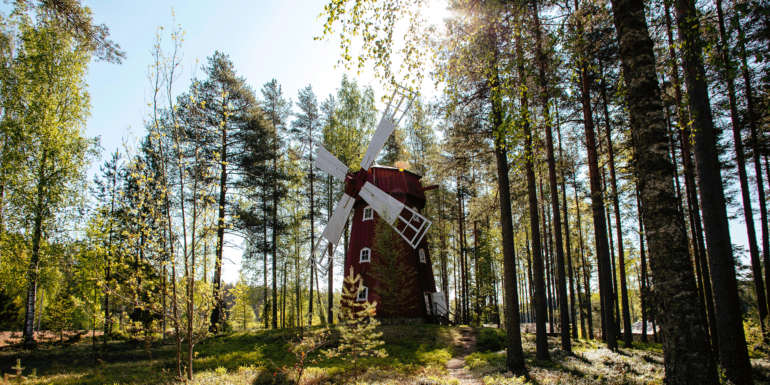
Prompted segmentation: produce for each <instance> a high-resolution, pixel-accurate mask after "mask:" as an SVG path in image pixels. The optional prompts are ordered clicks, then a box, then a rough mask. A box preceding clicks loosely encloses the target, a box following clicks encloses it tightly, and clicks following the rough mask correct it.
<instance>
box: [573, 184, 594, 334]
mask: <svg viewBox="0 0 770 385" xmlns="http://www.w3.org/2000/svg"><path fill="white" fill-rule="evenodd" d="M572 181H573V183H574V187H575V211H577V228H578V237H579V239H580V256H581V259H582V262H583V284H584V285H585V288H586V302H587V303H586V306H587V309H588V310H587V312H586V313H587V316H588V338H590V339H594V322H593V318H594V315H593V311H594V309H593V307H592V306H591V274H590V270H589V269H588V261H586V254H585V249H586V248H585V244H584V243H583V225H582V223H583V222H582V221H581V220H580V201H579V200H578V189H577V179H576V177H575V173H574V172H573V173H572Z"/></svg>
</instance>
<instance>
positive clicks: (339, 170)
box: [313, 146, 348, 242]
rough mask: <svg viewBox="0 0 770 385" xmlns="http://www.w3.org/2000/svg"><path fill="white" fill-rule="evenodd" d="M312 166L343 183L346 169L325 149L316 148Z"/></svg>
mask: <svg viewBox="0 0 770 385" xmlns="http://www.w3.org/2000/svg"><path fill="white" fill-rule="evenodd" d="M313 164H314V165H315V166H316V167H318V168H320V169H321V170H323V171H325V172H326V173H327V174H329V175H331V176H333V177H335V178H337V179H339V180H340V181H343V182H344V181H345V175H347V173H348V168H347V167H346V166H345V165H344V164H342V162H340V161H339V159H337V158H336V157H335V156H334V155H332V153H331V152H329V151H327V150H326V149H325V148H323V147H321V146H318V155H317V156H316V159H315V162H313ZM338 238H339V237H338ZM335 242H336V241H335Z"/></svg>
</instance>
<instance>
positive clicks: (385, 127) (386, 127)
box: [361, 86, 416, 170]
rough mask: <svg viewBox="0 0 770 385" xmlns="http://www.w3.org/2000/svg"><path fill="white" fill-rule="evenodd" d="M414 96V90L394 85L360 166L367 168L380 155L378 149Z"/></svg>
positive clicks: (380, 148) (407, 108)
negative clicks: (394, 88) (394, 87)
mask: <svg viewBox="0 0 770 385" xmlns="http://www.w3.org/2000/svg"><path fill="white" fill-rule="evenodd" d="M415 96H416V94H415V93H414V92H412V91H409V90H408V89H406V88H405V87H402V86H397V87H396V90H395V91H393V95H392V96H391V97H390V102H388V107H387V108H386V109H385V112H383V113H382V118H381V119H380V123H379V124H377V129H376V130H375V131H374V135H372V141H371V142H369V147H368V148H367V149H366V153H365V154H364V159H363V160H361V168H363V169H364V170H368V169H369V167H371V166H372V164H374V161H375V160H377V156H379V155H380V151H382V146H384V145H385V141H386V140H388V137H390V134H392V133H393V130H394V129H395V128H396V126H397V125H398V123H399V122H400V121H401V118H403V117H404V115H406V112H407V111H408V110H409V107H411V106H412V101H414V98H415ZM394 102H395V103H396V104H395V106H394V105H393V103H394Z"/></svg>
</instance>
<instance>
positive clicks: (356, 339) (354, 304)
mask: <svg viewBox="0 0 770 385" xmlns="http://www.w3.org/2000/svg"><path fill="white" fill-rule="evenodd" d="M363 288H364V281H363V279H361V275H360V274H356V275H355V277H354V276H353V267H351V268H350V273H349V274H348V275H347V276H346V277H345V281H344V282H343V284H342V299H341V300H340V325H339V326H337V330H339V332H340V340H341V341H340V344H339V346H337V347H336V348H334V349H329V350H327V351H326V352H325V353H326V355H327V357H329V358H332V357H337V356H343V359H344V360H346V361H350V362H352V363H353V378H354V379H355V380H356V381H357V380H358V360H359V357H387V356H388V353H386V352H385V349H378V348H379V347H380V346H382V345H384V344H385V342H384V341H380V340H379V338H380V337H382V332H379V333H378V332H375V331H374V330H375V328H376V327H377V326H378V325H379V324H380V322H379V321H377V319H375V318H374V316H375V315H376V311H377V301H375V302H374V303H371V302H369V301H366V302H359V301H358V300H357V297H358V293H359V292H361V290H363ZM346 356H347V357H346Z"/></svg>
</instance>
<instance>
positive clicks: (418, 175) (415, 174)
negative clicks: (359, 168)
mask: <svg viewBox="0 0 770 385" xmlns="http://www.w3.org/2000/svg"><path fill="white" fill-rule="evenodd" d="M370 168H384V169H388V170H400V169H399V168H398V167H391V166H383V165H381V164H375V165H373V166H372V167H370ZM402 172H407V173H410V174H412V175H414V176H416V177H417V179H421V178H422V175H420V174H417V173H415V172H412V171H409V170H406V169H405V170H403V171H402Z"/></svg>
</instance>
